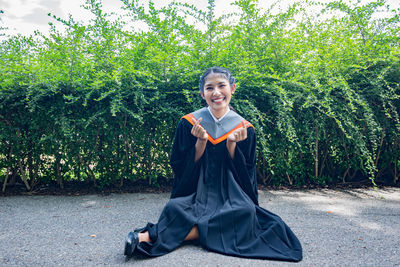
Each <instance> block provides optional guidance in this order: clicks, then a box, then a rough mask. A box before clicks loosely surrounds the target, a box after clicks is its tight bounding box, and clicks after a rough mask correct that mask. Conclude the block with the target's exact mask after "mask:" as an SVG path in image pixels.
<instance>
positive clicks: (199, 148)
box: [194, 138, 207, 162]
mask: <svg viewBox="0 0 400 267" xmlns="http://www.w3.org/2000/svg"><path fill="white" fill-rule="evenodd" d="M206 145H207V139H200V138H197V141H196V145H195V148H196V153H195V155H194V162H197V161H199V159H200V158H201V156H203V154H204V150H205V149H206Z"/></svg>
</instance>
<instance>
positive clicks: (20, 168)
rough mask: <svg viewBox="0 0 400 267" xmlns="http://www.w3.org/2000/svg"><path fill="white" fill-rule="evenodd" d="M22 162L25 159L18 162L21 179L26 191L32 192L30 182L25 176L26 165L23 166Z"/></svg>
mask: <svg viewBox="0 0 400 267" xmlns="http://www.w3.org/2000/svg"><path fill="white" fill-rule="evenodd" d="M22 161H23V159H21V160H20V161H19V162H18V165H19V171H20V173H21V179H22V181H23V182H24V184H25V187H26V189H28V191H30V190H31V187H30V186H29V183H28V180H27V178H26V175H25V167H24V165H23V164H22Z"/></svg>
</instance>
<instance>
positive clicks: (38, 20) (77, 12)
mask: <svg viewBox="0 0 400 267" xmlns="http://www.w3.org/2000/svg"><path fill="white" fill-rule="evenodd" d="M275 1H276V0H259V3H260V5H261V6H270V5H271V4H272V3H274V2H275ZM327 1H329V0H320V2H327ZM348 1H355V0H348ZM363 1H364V2H365V1H368V0H363ZM369 1H371V0H369ZM141 2H142V3H144V2H147V1H145V0H141ZM153 2H154V3H155V5H156V7H161V6H164V5H166V4H168V2H170V1H166V0H153ZM181 2H186V3H188V4H193V5H195V6H196V7H197V8H199V9H202V10H206V7H207V2H208V1H207V0H181ZM232 2H234V0H216V2H215V3H216V4H215V13H216V16H220V15H222V14H224V13H229V12H233V11H235V10H234V7H233V6H232V5H231V3H232ZM292 2H294V1H292V0H281V1H280V6H281V8H283V9H285V8H286V7H287V6H288V4H289V3H292ZM84 3H85V0H0V10H2V11H3V12H4V13H3V14H0V27H7V28H8V29H7V30H6V34H9V35H14V34H22V35H30V34H33V32H34V31H35V30H39V31H40V32H42V33H45V34H46V33H48V32H49V25H48V23H49V22H50V21H53V20H52V19H51V18H50V17H48V16H47V14H48V13H52V14H54V15H56V16H57V17H60V18H64V19H67V18H68V14H72V16H73V18H74V19H75V20H78V21H87V20H88V18H90V13H89V11H87V10H85V9H83V8H82V7H81V5H82V4H84ZM102 3H103V7H104V10H106V11H107V12H117V13H119V12H121V10H120V8H121V6H122V3H121V1H120V0H103V1H102ZM387 4H389V5H390V7H391V8H395V9H398V8H400V0H387ZM3 38H5V37H4V36H3Z"/></svg>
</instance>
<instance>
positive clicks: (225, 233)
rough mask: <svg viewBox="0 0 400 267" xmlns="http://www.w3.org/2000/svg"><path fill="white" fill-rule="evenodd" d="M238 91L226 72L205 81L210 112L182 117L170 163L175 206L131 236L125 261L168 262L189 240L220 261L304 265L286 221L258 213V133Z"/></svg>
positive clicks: (202, 91)
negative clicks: (237, 102)
mask: <svg viewBox="0 0 400 267" xmlns="http://www.w3.org/2000/svg"><path fill="white" fill-rule="evenodd" d="M235 90H236V84H235V79H234V77H233V76H232V74H231V73H230V72H229V71H228V70H227V69H225V68H220V67H214V68H210V69H208V70H207V71H206V72H205V73H204V74H203V76H202V77H201V78H200V94H201V97H202V98H203V99H205V101H206V102H207V105H208V107H204V108H202V109H200V110H197V111H195V112H193V113H190V114H187V115H185V116H183V117H182V119H181V120H180V122H179V125H178V128H177V130H176V133H175V138H174V143H173V146H172V153H171V159H170V163H171V166H172V169H173V172H174V183H173V188H172V194H171V199H170V200H169V202H168V203H167V205H166V206H165V207H164V210H163V211H162V213H161V215H160V218H159V220H158V223H157V224H151V223H149V224H147V226H146V227H145V228H141V229H137V230H135V231H134V232H130V233H129V234H128V236H127V238H126V242H125V255H126V256H127V257H131V256H132V255H133V254H134V253H135V252H139V253H141V254H144V255H148V256H161V255H164V254H166V253H168V252H170V251H172V250H174V249H175V248H177V247H178V246H179V245H181V244H182V243H183V242H184V241H187V240H198V241H199V243H200V244H201V246H202V247H204V248H206V249H208V250H211V251H215V252H218V253H222V254H226V255H232V256H239V257H248V258H259V259H274V260H286V261H300V260H301V259H302V248H301V244H300V242H299V240H298V239H297V237H296V236H295V235H294V233H293V232H292V231H291V229H290V228H289V227H288V226H287V225H286V224H285V223H284V222H283V221H282V219H281V218H280V217H279V216H277V215H275V214H273V213H271V212H269V211H267V210H265V209H263V208H261V207H260V206H259V205H258V195H257V179H256V136H255V131H254V127H253V125H251V124H250V123H249V122H248V121H246V120H245V119H243V118H242V117H241V116H240V115H238V114H237V113H236V112H234V111H233V110H231V109H230V108H229V103H230V100H231V96H232V94H234V93H235Z"/></svg>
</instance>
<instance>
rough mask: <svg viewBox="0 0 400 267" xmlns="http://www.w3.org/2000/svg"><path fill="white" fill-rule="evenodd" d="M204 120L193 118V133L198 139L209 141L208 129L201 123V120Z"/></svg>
mask: <svg viewBox="0 0 400 267" xmlns="http://www.w3.org/2000/svg"><path fill="white" fill-rule="evenodd" d="M202 120H203V118H200V119H199V120H196V119H195V118H192V121H193V123H194V125H193V128H192V131H191V133H192V135H193V136H195V137H197V138H198V139H200V140H202V141H207V139H208V134H207V132H206V130H205V129H204V128H203V127H202V126H201V125H200V122H201V121H202Z"/></svg>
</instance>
